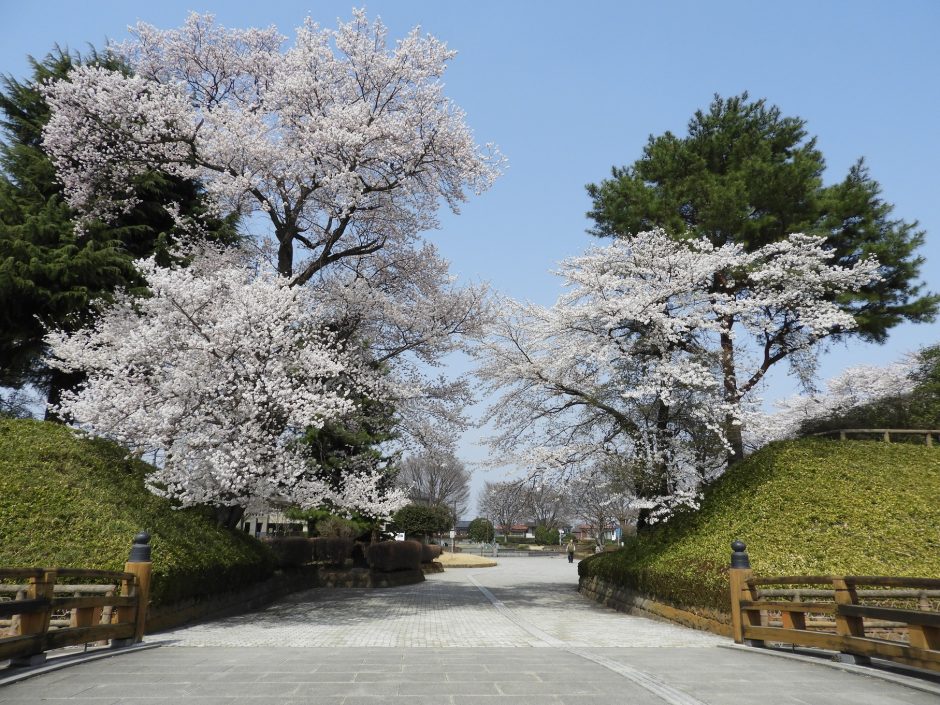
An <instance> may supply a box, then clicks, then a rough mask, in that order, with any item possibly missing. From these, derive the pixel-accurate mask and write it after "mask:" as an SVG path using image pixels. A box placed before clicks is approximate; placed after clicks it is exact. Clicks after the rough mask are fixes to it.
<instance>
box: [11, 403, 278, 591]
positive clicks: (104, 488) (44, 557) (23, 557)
mask: <svg viewBox="0 0 940 705" xmlns="http://www.w3.org/2000/svg"><path fill="white" fill-rule="evenodd" d="M148 467H149V466H148V465H147V464H146V463H143V462H141V461H139V460H135V459H132V458H128V456H127V450H126V449H124V448H121V447H119V446H117V445H115V444H113V443H109V442H107V441H103V440H100V439H96V440H87V439H82V438H78V437H76V436H75V434H74V433H73V432H72V431H71V430H70V429H68V428H66V427H64V426H60V425H56V424H51V423H44V422H40V421H32V420H4V419H0V497H2V498H3V501H2V502H0V566H3V567H30V566H58V567H75V568H98V569H106V570H120V569H123V567H124V562H125V561H126V560H127V555H128V551H129V550H130V547H131V544H132V539H133V537H134V534H136V533H137V532H138V531H140V530H141V529H145V530H147V531H149V532H150V533H151V535H152V537H153V538H152V541H151V545H152V546H153V601H154V603H155V604H165V603H170V602H174V601H176V600H179V599H182V598H185V597H192V596H197V595H205V594H211V593H214V592H220V591H224V590H231V589H233V588H236V587H238V586H241V585H247V584H249V583H252V582H255V581H257V580H262V579H264V578H266V577H268V576H270V575H271V572H272V570H273V568H274V561H273V558H272V556H271V553H270V551H269V550H268V549H267V548H266V547H265V546H264V545H263V544H261V542H259V541H257V540H255V539H254V538H253V537H250V536H248V535H246V534H244V533H242V532H234V531H228V530H226V529H223V528H220V527H218V526H216V525H215V524H214V522H213V521H212V519H211V518H209V517H207V516H206V515H205V514H204V513H202V512H200V511H198V510H190V509H174V508H173V507H172V506H171V504H170V502H169V501H168V500H166V499H162V498H160V497H157V496H155V495H153V494H152V493H150V492H149V491H148V490H147V489H146V488H145V487H144V482H143V477H144V474H145V473H146V472H147V469H148Z"/></svg>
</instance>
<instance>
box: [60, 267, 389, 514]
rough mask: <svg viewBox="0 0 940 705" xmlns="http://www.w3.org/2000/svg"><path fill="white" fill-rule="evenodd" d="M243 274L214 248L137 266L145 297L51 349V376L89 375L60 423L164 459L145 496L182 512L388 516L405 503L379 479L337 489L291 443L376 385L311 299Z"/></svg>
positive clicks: (281, 283) (265, 275)
mask: <svg viewBox="0 0 940 705" xmlns="http://www.w3.org/2000/svg"><path fill="white" fill-rule="evenodd" d="M247 264H248V263H246V262H245V261H244V260H243V255H242V253H239V252H237V251H229V252H220V251H217V250H212V249H206V250H204V251H202V252H200V253H199V254H197V255H196V256H195V258H194V260H193V262H192V264H191V265H190V266H189V267H186V268H181V267H175V268H171V269H166V268H161V267H158V266H156V265H155V263H154V262H153V260H152V259H150V260H145V261H142V262H139V263H138V266H139V267H140V269H141V274H142V275H143V276H144V277H146V279H147V281H148V282H149V285H150V292H151V293H150V296H148V297H146V298H143V299H136V300H134V299H131V298H124V299H122V300H120V301H119V302H118V303H117V304H116V305H114V306H113V307H111V308H108V309H106V310H104V311H103V312H102V313H101V315H100V317H99V318H98V320H97V321H96V322H95V324H94V325H93V326H91V327H89V328H85V329H82V330H80V331H78V332H77V333H74V334H72V335H67V334H65V333H61V332H57V333H51V334H50V335H49V336H47V342H48V343H49V346H50V348H51V350H52V354H53V355H54V358H55V359H54V363H55V364H57V365H59V366H60V367H61V368H63V369H67V370H70V369H82V370H84V371H86V373H87V374H88V383H87V384H86V385H85V386H84V387H83V388H82V389H80V390H79V391H77V392H71V393H67V394H65V395H64V397H63V401H62V403H61V408H60V409H59V412H60V413H62V414H65V415H67V416H69V417H71V418H72V419H73V420H74V421H75V422H76V423H77V424H78V425H79V426H80V427H82V428H85V429H87V430H90V431H93V432H95V433H97V434H99V435H106V436H108V437H110V438H113V439H114V440H116V441H118V442H121V443H123V444H125V445H127V446H128V447H130V448H132V449H134V450H135V451H138V452H147V451H159V452H161V453H162V455H163V462H162V467H159V468H157V469H155V470H154V471H153V473H152V474H151V475H150V476H149V477H148V479H147V482H148V485H149V487H150V488H151V489H152V490H153V491H155V492H156V493H157V494H161V495H164V496H167V497H172V498H173V499H176V500H178V501H179V502H180V503H181V504H182V505H183V506H187V505H192V504H213V505H218V506H235V507H241V508H243V509H244V508H248V507H252V506H255V507H258V506H263V505H264V504H265V503H267V502H269V501H270V500H274V499H276V500H285V499H286V500H290V501H292V502H294V503H296V504H299V505H301V506H305V507H306V506H317V505H319V504H321V503H323V502H326V501H329V502H330V503H332V504H334V505H335V506H338V507H342V508H348V509H350V510H352V511H361V512H364V513H371V514H372V515H375V516H381V515H386V516H387V515H388V514H389V513H390V512H391V511H394V509H395V508H396V507H397V506H398V504H400V503H401V501H402V496H401V494H400V493H395V492H393V493H391V494H389V493H384V492H380V491H378V483H379V482H380V481H381V477H380V476H379V475H378V474H376V475H374V476H362V477H357V478H354V481H350V482H347V483H344V484H343V485H342V486H340V487H334V486H332V485H331V484H330V483H328V482H326V481H324V480H322V479H320V478H318V477H317V475H316V473H315V472H314V471H315V468H311V465H310V461H309V458H308V457H307V456H306V455H305V453H304V448H303V446H302V445H301V444H298V443H297V440H298V438H299V436H300V434H302V432H303V431H304V429H305V428H308V427H318V426H321V425H322V424H323V423H324V422H325V421H326V420H329V419H334V418H336V417H342V416H343V415H346V414H349V413H351V412H353V411H354V403H353V402H352V401H351V400H350V396H351V395H353V394H354V393H366V394H380V393H382V392H381V389H380V388H381V386H382V384H383V381H382V380H381V379H379V378H376V377H375V376H374V375H372V374H370V372H369V370H368V369H367V368H365V367H364V366H363V365H362V364H361V361H360V359H358V358H357V356H356V355H354V354H352V353H351V352H349V351H347V350H346V349H345V348H344V346H343V345H341V344H339V343H338V341H337V340H336V339H335V336H333V335H332V334H331V333H330V332H329V331H328V329H327V328H326V327H325V326H324V319H323V318H322V315H321V314H322V309H321V308H320V307H319V306H318V305H317V303H316V301H314V300H312V297H311V293H310V292H309V291H308V290H306V289H304V288H296V287H295V288H292V287H290V286H289V285H288V281H287V280H286V279H285V278H283V277H279V276H277V275H276V273H274V272H265V271H263V270H262V271H260V272H255V271H254V270H253V268H252V267H249V266H246V265H247ZM312 470H314V471H312Z"/></svg>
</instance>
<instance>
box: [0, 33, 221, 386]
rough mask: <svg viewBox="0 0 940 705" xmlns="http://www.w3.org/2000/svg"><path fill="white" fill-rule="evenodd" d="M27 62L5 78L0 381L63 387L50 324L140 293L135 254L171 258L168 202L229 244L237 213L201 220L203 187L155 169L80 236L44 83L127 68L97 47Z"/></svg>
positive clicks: (70, 322) (0, 88)
mask: <svg viewBox="0 0 940 705" xmlns="http://www.w3.org/2000/svg"><path fill="white" fill-rule="evenodd" d="M30 63H31V65H32V76H31V77H30V78H28V79H27V80H25V81H18V80H16V79H15V78H13V77H12V76H4V77H2V78H0V127H2V130H3V133H4V137H5V139H4V141H3V143H2V144H0V169H2V173H0V384H5V385H8V386H21V385H23V384H25V383H27V382H33V383H38V384H40V385H41V386H48V385H51V386H52V387H53V388H54V389H58V390H61V389H62V388H65V387H68V386H71V385H73V384H75V383H77V382H78V381H80V378H72V379H68V378H61V377H58V376H56V375H53V374H51V373H50V371H49V369H48V368H46V367H45V366H44V365H43V363H42V362H41V354H42V352H43V343H42V337H43V335H44V334H45V330H46V328H47V327H56V328H65V329H67V330H74V329H76V328H78V327H80V326H83V325H86V324H88V323H89V321H90V320H91V319H92V318H93V316H94V311H93V310H92V307H91V306H90V304H91V303H92V302H93V301H96V300H99V299H101V300H104V301H108V300H109V299H110V298H111V295H112V293H113V292H114V291H115V290H116V289H119V288H125V289H129V290H131V291H133V292H138V293H139V292H142V291H143V286H144V282H143V281H141V279H140V277H139V276H138V274H137V272H136V270H134V268H133V267H132V262H133V260H134V259H136V258H139V257H148V256H150V255H154V254H155V255H156V256H157V259H158V261H160V262H162V263H164V264H168V263H169V261H170V255H169V251H168V248H169V246H170V245H171V244H172V241H173V238H174V222H173V219H172V217H171V216H170V214H169V213H168V212H167V211H166V209H165V208H164V206H165V205H167V204H169V203H176V204H178V205H179V208H180V213H181V214H182V215H183V216H184V217H197V218H200V219H202V220H203V222H205V223H206V225H207V226H208V229H209V231H210V232H212V233H214V234H215V236H216V237H217V238H218V239H220V240H222V241H225V242H232V241H234V240H235V239H236V235H235V219H234V218H231V219H227V220H225V221H219V220H214V219H211V218H205V217H204V216H205V207H204V199H203V194H202V192H201V190H200V188H199V186H198V185H197V184H195V183H194V182H189V181H184V180H181V179H178V178H175V177H169V176H167V175H165V174H160V173H156V172H151V173H149V174H146V175H144V176H142V177H141V178H140V179H139V182H138V187H139V188H138V190H139V191H140V197H141V198H140V202H139V204H138V205H137V206H136V207H135V208H134V209H133V210H132V211H131V212H129V213H127V214H126V215H124V216H122V217H121V218H119V219H118V220H117V221H116V222H115V223H113V224H111V225H108V226H105V225H103V224H93V225H92V226H90V227H89V228H88V230H87V232H85V233H84V234H81V235H79V234H78V233H76V232H75V231H74V229H73V226H72V215H73V214H72V211H71V210H70V209H69V207H68V205H67V204H66V203H65V201H64V199H63V196H62V189H61V186H60V185H59V184H58V183H57V181H56V178H55V168H54V166H53V165H52V162H51V161H50V159H49V157H48V156H47V155H46V153H45V152H44V151H43V149H42V128H43V126H44V125H45V124H46V122H47V121H48V119H49V114H50V111H49V107H48V106H47V105H46V102H45V100H44V99H43V97H42V96H41V94H40V92H39V86H40V85H41V84H42V82H44V81H48V80H55V79H60V78H64V77H65V76H66V75H67V74H68V72H69V70H70V69H71V68H72V67H74V66H76V65H81V64H96V65H102V66H105V67H106V68H110V69H114V70H124V69H123V67H122V65H121V64H120V63H119V62H118V61H117V60H116V59H114V58H113V57H111V56H110V55H103V56H101V55H98V54H97V53H95V52H94V51H92V53H91V55H90V56H88V57H87V58H84V59H83V58H82V57H80V56H79V55H77V54H75V55H69V54H67V53H65V52H63V51H62V50H58V51H57V52H55V53H52V54H49V55H48V56H46V57H45V58H44V59H43V60H42V61H37V60H35V59H32V58H30Z"/></svg>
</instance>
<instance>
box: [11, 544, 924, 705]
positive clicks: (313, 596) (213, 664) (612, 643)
mask: <svg viewBox="0 0 940 705" xmlns="http://www.w3.org/2000/svg"><path fill="white" fill-rule="evenodd" d="M576 588H577V568H576V566H575V565H570V564H569V563H568V562H567V561H566V560H564V559H557V558H505V559H501V560H500V564H499V566H498V567H496V568H484V569H452V570H449V571H447V572H446V573H443V574H438V575H432V576H429V578H428V581H427V582H425V583H421V584H419V585H413V586H408V587H401V588H390V589H380V590H368V591H367V590H354V589H318V590H310V591H306V592H303V593H297V594H294V595H292V596H290V597H288V598H285V599H284V600H281V601H280V602H278V603H276V604H274V605H272V606H270V607H269V608H267V609H265V610H261V611H258V612H254V613H251V614H247V615H242V616H238V617H231V618H228V619H223V620H218V621H214V622H210V623H206V624H201V625H196V626H192V627H189V628H185V629H178V630H174V631H169V632H164V633H162V634H155V635H150V636H148V637H147V639H146V641H147V642H149V643H158V644H160V645H161V648H157V649H151V650H147V651H140V652H136V653H128V654H124V655H119V656H115V657H112V658H106V659H101V660H98V661H93V662H89V663H84V664H81V665H76V666H72V667H69V668H65V669H62V670H59V671H54V672H52V673H48V674H45V675H41V676H37V677H34V678H31V679H29V680H25V681H22V682H20V683H16V684H12V685H7V686H3V687H0V703H3V704H5V705H17V704H22V705H32V704H34V703H39V702H50V703H54V702H60V703H70V704H72V705H75V704H81V705H112V704H114V705H117V704H123V703H127V704H128V705H144V704H148V705H158V704H162V703H167V704H170V703H172V704H173V705H190V704H196V703H199V704H201V705H221V704H223V703H224V704H225V705H247V704H248V703H252V704H254V705H267V704H268V703H274V704H279V703H284V704H285V705H286V704H288V703H296V704H298V705H299V704H301V703H304V704H306V705H320V704H330V705H358V704H363V705H364V704H366V703H372V704H375V705H380V704H385V703H390V704H396V703H397V704H400V705H411V704H415V705H509V704H514V705H530V704H531V705H555V704H557V705H607V704H611V705H613V704H614V703H616V704H618V705H647V704H648V705H663V704H664V703H668V704H669V705H703V704H706V705H738V704H740V705H745V704H747V705H751V704H760V705H774V704H777V703H779V704H780V705H869V704H871V705H901V704H909V705H921V704H923V705H928V704H930V705H937V704H938V703H940V697H938V695H936V694H930V693H926V692H922V691H918V690H914V689H912V688H908V687H905V686H903V685H898V684H895V683H888V682H885V681H883V680H880V679H876V678H872V677H868V676H862V675H857V674H855V673H848V672H844V671H840V670H834V669H832V668H829V667H826V666H823V665H817V664H807V663H801V662H796V661H791V660H786V659H782V658H779V657H775V656H771V655H766V654H762V653H760V652H759V651H756V650H755V651H747V652H742V651H738V650H731V649H727V648H718V647H719V646H722V645H728V643H729V640H727V639H723V638H721V637H716V636H714V635H711V634H707V633H704V632H698V631H693V630H689V629H684V628H682V627H678V626H674V625H671V624H666V623H663V622H657V621H652V620H647V619H642V618H638V617H631V616H627V615H623V614H619V613H617V612H614V611H612V610H609V609H606V608H603V607H601V606H599V605H597V604H596V603H594V602H591V601H590V600H587V599H586V598H584V597H582V596H581V595H579V594H578V593H577V590H576Z"/></svg>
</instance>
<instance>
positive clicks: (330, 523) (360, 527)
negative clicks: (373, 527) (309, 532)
mask: <svg viewBox="0 0 940 705" xmlns="http://www.w3.org/2000/svg"><path fill="white" fill-rule="evenodd" d="M316 531H317V536H324V537H326V538H342V539H355V538H357V537H359V536H361V535H362V534H363V533H364V532H366V531H368V527H367V526H366V525H365V523H364V522H361V521H355V520H353V519H346V518H345V517H340V516H336V515H335V514H333V515H330V516H328V517H326V518H325V519H321V520H320V521H318V522H317V523H316Z"/></svg>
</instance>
